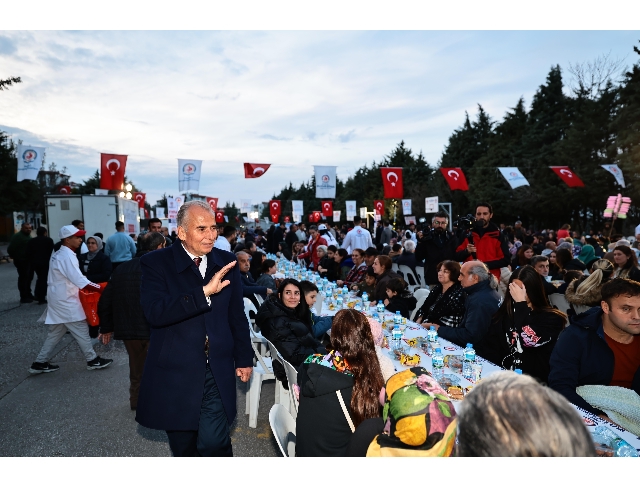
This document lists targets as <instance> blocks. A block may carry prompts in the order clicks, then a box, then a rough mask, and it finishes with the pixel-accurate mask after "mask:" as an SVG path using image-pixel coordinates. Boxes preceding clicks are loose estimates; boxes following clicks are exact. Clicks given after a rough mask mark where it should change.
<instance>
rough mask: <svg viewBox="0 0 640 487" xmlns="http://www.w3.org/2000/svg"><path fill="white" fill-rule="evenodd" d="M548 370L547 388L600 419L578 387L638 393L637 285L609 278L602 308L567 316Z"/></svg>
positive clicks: (639, 296) (639, 300) (639, 302)
mask: <svg viewBox="0 0 640 487" xmlns="http://www.w3.org/2000/svg"><path fill="white" fill-rule="evenodd" d="M549 365H550V366H551V373H550V374H549V387H551V388H552V389H555V390H556V391H558V392H559V393H560V394H562V395H563V396H564V397H566V398H567V400H569V401H570V402H572V403H573V404H575V405H576V406H579V407H581V408H582V409H585V410H587V411H589V412H591V413H594V414H598V415H600V416H604V413H603V412H602V411H600V410H598V409H595V408H593V407H592V406H591V405H590V404H589V403H587V401H585V400H584V399H583V398H582V397H580V396H579V395H578V394H577V393H576V387H578V386H584V385H604V386H618V387H626V388H627V389H632V390H634V391H635V392H636V393H638V394H640V283H638V282H636V281H631V280H629V279H613V280H612V281H609V282H607V283H606V284H605V285H604V286H602V303H601V306H600V307H595V308H591V309H590V310H589V311H586V312H585V313H582V314H580V315H578V316H572V317H571V326H569V327H568V328H566V329H565V330H564V331H563V332H562V333H561V334H560V337H559V338H558V343H557V344H556V346H555V348H554V350H553V353H552V354H551V359H550V360H549Z"/></svg>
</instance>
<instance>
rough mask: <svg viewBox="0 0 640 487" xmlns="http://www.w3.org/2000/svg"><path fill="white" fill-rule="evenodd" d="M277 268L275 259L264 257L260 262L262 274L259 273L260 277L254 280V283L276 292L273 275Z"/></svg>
mask: <svg viewBox="0 0 640 487" xmlns="http://www.w3.org/2000/svg"><path fill="white" fill-rule="evenodd" d="M277 270H278V269H277V267H276V261H275V260H273V259H265V260H264V262H262V274H260V277H258V279H257V280H256V285H258V286H264V287H266V288H267V289H271V290H272V291H273V292H276V291H277V290H278V287H277V285H276V281H275V279H274V277H273V276H274V274H275V273H276V271H277Z"/></svg>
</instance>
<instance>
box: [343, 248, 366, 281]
mask: <svg viewBox="0 0 640 487" xmlns="http://www.w3.org/2000/svg"><path fill="white" fill-rule="evenodd" d="M351 260H353V267H352V268H351V270H350V271H349V273H348V274H347V277H346V278H345V279H344V280H342V279H338V280H337V281H336V284H337V285H338V286H345V285H346V286H347V287H348V288H349V289H358V287H357V284H358V283H360V282H362V281H364V276H365V275H366V273H367V263H366V262H365V261H364V250H362V249H353V250H352V251H351Z"/></svg>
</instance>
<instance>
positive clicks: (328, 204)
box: [322, 201, 333, 217]
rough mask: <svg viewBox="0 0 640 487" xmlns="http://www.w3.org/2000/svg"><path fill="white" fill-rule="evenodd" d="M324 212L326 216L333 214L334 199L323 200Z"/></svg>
mask: <svg viewBox="0 0 640 487" xmlns="http://www.w3.org/2000/svg"><path fill="white" fill-rule="evenodd" d="M322 214H323V215H324V216H326V217H329V216H333V201H323V202H322Z"/></svg>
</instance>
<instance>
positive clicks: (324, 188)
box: [313, 166, 338, 199]
mask: <svg viewBox="0 0 640 487" xmlns="http://www.w3.org/2000/svg"><path fill="white" fill-rule="evenodd" d="M313 167H314V170H315V176H316V198H321V199H326V198H331V199H334V198H335V197H336V167H338V166H313Z"/></svg>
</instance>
